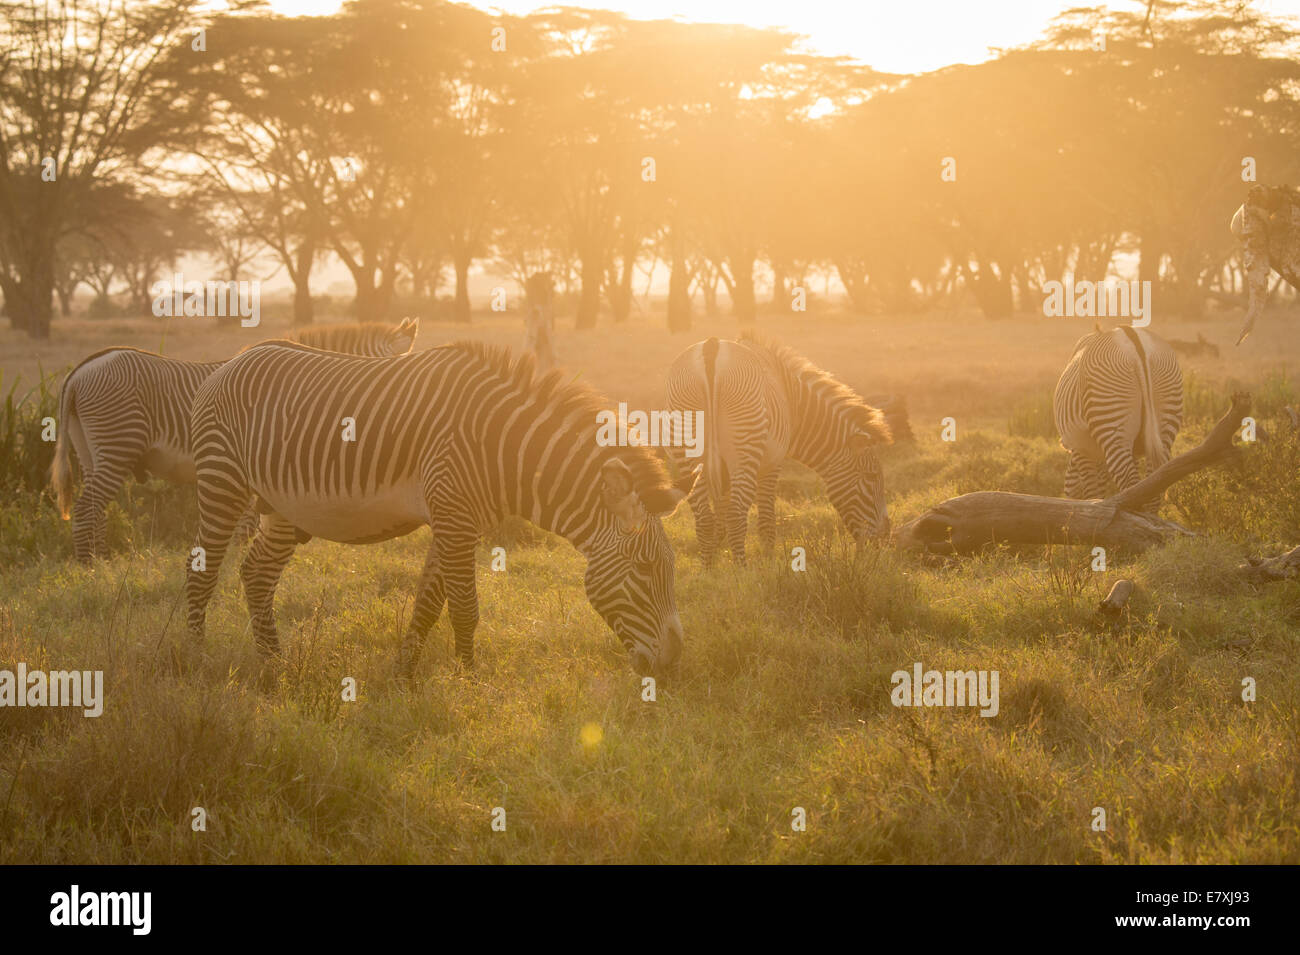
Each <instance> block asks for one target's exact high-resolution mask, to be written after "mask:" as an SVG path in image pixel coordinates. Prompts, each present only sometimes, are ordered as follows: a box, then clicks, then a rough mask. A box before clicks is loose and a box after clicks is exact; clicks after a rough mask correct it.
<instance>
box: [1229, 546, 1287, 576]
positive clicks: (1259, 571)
mask: <svg viewBox="0 0 1300 955" xmlns="http://www.w3.org/2000/svg"><path fill="white" fill-rule="evenodd" d="M1240 569H1241V570H1242V571H1243V572H1245V574H1246V576H1247V577H1250V578H1252V579H1254V580H1257V581H1260V582H1266V581H1270V580H1286V579H1287V578H1288V577H1295V576H1296V575H1297V574H1300V547H1293V548H1292V549H1291V550H1289V551H1287V552H1286V553H1285V554H1283V555H1281V556H1280V557H1267V558H1258V557H1251V558H1248V560H1247V563H1244V564H1242V565H1241V568H1240Z"/></svg>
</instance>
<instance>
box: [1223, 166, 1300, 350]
mask: <svg viewBox="0 0 1300 955" xmlns="http://www.w3.org/2000/svg"><path fill="white" fill-rule="evenodd" d="M1229 228H1230V229H1231V230H1232V234H1233V235H1235V236H1237V238H1238V239H1239V240H1240V241H1241V250H1242V252H1241V259H1242V266H1243V267H1244V268H1245V271H1246V290H1247V292H1248V294H1249V304H1248V307H1247V309H1246V321H1245V324H1244V325H1243V326H1242V329H1241V335H1240V336H1239V337H1238V338H1237V344H1238V345H1240V344H1241V343H1242V342H1244V341H1245V340H1246V336H1247V335H1249V334H1250V333H1251V331H1253V330H1254V328H1255V320H1256V319H1257V318H1259V316H1260V315H1261V314H1262V313H1263V311H1264V306H1265V305H1266V304H1267V302H1268V277H1269V272H1270V270H1271V271H1274V272H1277V274H1278V275H1280V276H1281V277H1282V279H1283V280H1284V281H1285V282H1286V283H1287V284H1288V285H1290V286H1291V287H1292V288H1295V289H1300V196H1298V195H1297V193H1296V190H1294V189H1292V188H1291V187H1290V186H1252V187H1251V190H1250V192H1249V193H1247V194H1246V201H1245V202H1244V203H1242V204H1241V206H1239V207H1238V209H1237V211H1236V212H1235V213H1233V216H1232V223H1231V224H1230V226H1229Z"/></svg>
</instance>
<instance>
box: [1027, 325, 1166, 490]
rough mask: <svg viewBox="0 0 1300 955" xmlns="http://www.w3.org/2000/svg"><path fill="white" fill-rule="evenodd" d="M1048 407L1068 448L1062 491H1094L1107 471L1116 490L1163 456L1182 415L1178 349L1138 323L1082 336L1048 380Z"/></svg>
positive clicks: (1100, 486) (1160, 461) (1157, 463)
mask: <svg viewBox="0 0 1300 955" xmlns="http://www.w3.org/2000/svg"><path fill="white" fill-rule="evenodd" d="M1052 413H1053V415H1054V416H1055V418H1056V428H1057V431H1058V432H1059V433H1060V435H1061V444H1062V446H1063V447H1064V448H1065V449H1066V450H1067V451H1069V452H1070V463H1069V465H1068V467H1067V469H1066V472H1065V494H1066V496H1067V497H1073V498H1081V499H1091V498H1098V497H1102V496H1103V495H1104V493H1105V490H1106V479H1107V478H1108V477H1109V478H1110V480H1111V481H1113V482H1114V484H1115V486H1116V487H1117V488H1118V489H1119V490H1123V489H1125V488H1127V487H1130V486H1132V485H1134V484H1136V483H1137V482H1138V480H1139V479H1140V477H1141V474H1140V472H1139V470H1138V465H1137V460H1136V459H1137V458H1138V457H1145V458H1146V462H1147V468H1148V469H1154V468H1156V467H1159V466H1160V465H1161V464H1163V463H1164V462H1165V461H1167V460H1168V459H1169V449H1170V448H1172V447H1173V444H1174V438H1175V437H1177V435H1178V429H1179V427H1181V425H1182V421H1183V374H1182V370H1181V369H1180V368H1179V366H1178V356H1177V354H1176V353H1175V352H1174V350H1173V348H1171V347H1170V346H1169V344H1168V343H1167V342H1165V341H1164V340H1163V339H1161V338H1159V337H1157V336H1156V335H1154V334H1152V333H1151V332H1149V331H1147V330H1146V329H1144V328H1132V327H1130V326H1127V325H1125V326H1121V327H1119V328H1113V329H1110V330H1108V331H1101V330H1100V329H1098V330H1096V331H1094V332H1093V333H1091V334H1089V335H1085V336H1084V337H1083V338H1081V339H1079V341H1078V342H1077V343H1076V344H1075V346H1074V354H1073V355H1072V356H1071V358H1070V361H1069V363H1068V364H1067V365H1066V366H1065V371H1063V372H1062V373H1061V378H1060V380H1059V381H1058V382H1057V383H1056V392H1055V394H1054V395H1053V397H1052Z"/></svg>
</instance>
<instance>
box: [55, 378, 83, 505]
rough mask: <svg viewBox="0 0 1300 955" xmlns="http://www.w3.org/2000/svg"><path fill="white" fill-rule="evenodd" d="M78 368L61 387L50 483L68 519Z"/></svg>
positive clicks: (70, 499) (70, 501) (70, 502)
mask: <svg viewBox="0 0 1300 955" xmlns="http://www.w3.org/2000/svg"><path fill="white" fill-rule="evenodd" d="M75 374H76V370H75V369H74V370H73V371H70V372H68V377H66V378H64V379H63V387H62V388H60V389H59V422H58V433H57V434H56V436H55V439H54V462H53V463H52V464H51V465H50V484H51V486H52V487H53V490H54V498H55V500H56V501H57V502H58V505H59V515H60V516H61V517H62V518H63V519H64V520H65V521H66V520H68V519H69V518H71V516H72V451H71V447H70V445H71V444H72V442H71V441H69V440H68V429H69V428H70V427H72V424H73V422H74V421H76V414H77V412H76V403H75V402H74V401H73V397H72V377H73V375H75Z"/></svg>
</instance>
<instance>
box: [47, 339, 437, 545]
mask: <svg viewBox="0 0 1300 955" xmlns="http://www.w3.org/2000/svg"><path fill="white" fill-rule="evenodd" d="M418 329H419V323H418V321H413V320H410V319H407V320H405V321H403V322H402V324H401V325H387V324H381V323H364V324H349V325H321V326H316V327H313V328H309V329H303V330H300V331H298V332H295V333H294V335H293V337H294V338H295V339H298V340H302V341H304V342H308V343H311V344H315V345H318V346H319V347H321V348H328V349H330V350H332V351H339V352H347V353H350V354H358V355H375V356H379V355H400V354H403V353H405V352H408V351H410V349H411V346H412V345H413V344H414V342H415V336H416V333H417V331H418ZM221 365H222V363H221V362H195V361H179V360H178V359H175V358H168V357H166V356H164V355H157V354H154V353H153V352H148V351H142V350H141V349H138V348H122V347H119V348H106V349H104V350H103V351H99V352H96V353H95V354H93V355H91V356H90V357H88V358H86V359H84V360H83V361H82V362H81V363H80V364H78V365H77V366H76V367H75V368H73V369H72V371H71V372H69V373H68V376H67V377H66V378H65V379H64V381H63V388H62V390H61V392H60V394H59V429H58V440H57V443H56V445H55V451H54V465H53V467H52V468H51V481H52V484H53V487H54V492H55V496H56V498H57V499H58V503H59V508H60V510H61V511H62V513H63V518H64V520H67V519H68V517H69V515H70V512H71V517H72V521H73V530H72V540H73V549H74V552H75V554H76V557H77V559H78V560H82V561H86V560H89V559H91V558H92V557H94V556H97V555H99V556H102V555H103V553H104V549H105V548H104V533H105V518H104V511H105V508H107V507H108V503H109V502H110V501H111V500H113V498H114V497H115V496H116V495H117V492H118V491H119V490H121V488H122V485H123V484H124V483H126V479H127V477H128V476H130V475H134V476H135V478H136V480H138V481H144V480H147V479H148V477H149V475H151V474H152V475H154V476H156V477H161V478H164V479H165V480H168V481H172V482H174V483H177V484H188V483H193V482H194V461H193V458H192V457H191V455H190V438H189V435H190V402H191V401H192V400H193V398H194V393H195V392H196V391H198V388H199V385H200V384H202V382H203V380H204V379H205V378H207V377H208V375H210V374H212V373H213V372H214V371H216V370H217V369H218V368H220V367H221ZM73 450H75V451H76V454H77V460H78V461H79V462H80V465H81V472H82V485H83V486H82V490H81V495H80V497H79V498H78V499H77V501H76V506H75V508H74V507H73V493H72V461H71V453H72V451H73Z"/></svg>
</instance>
